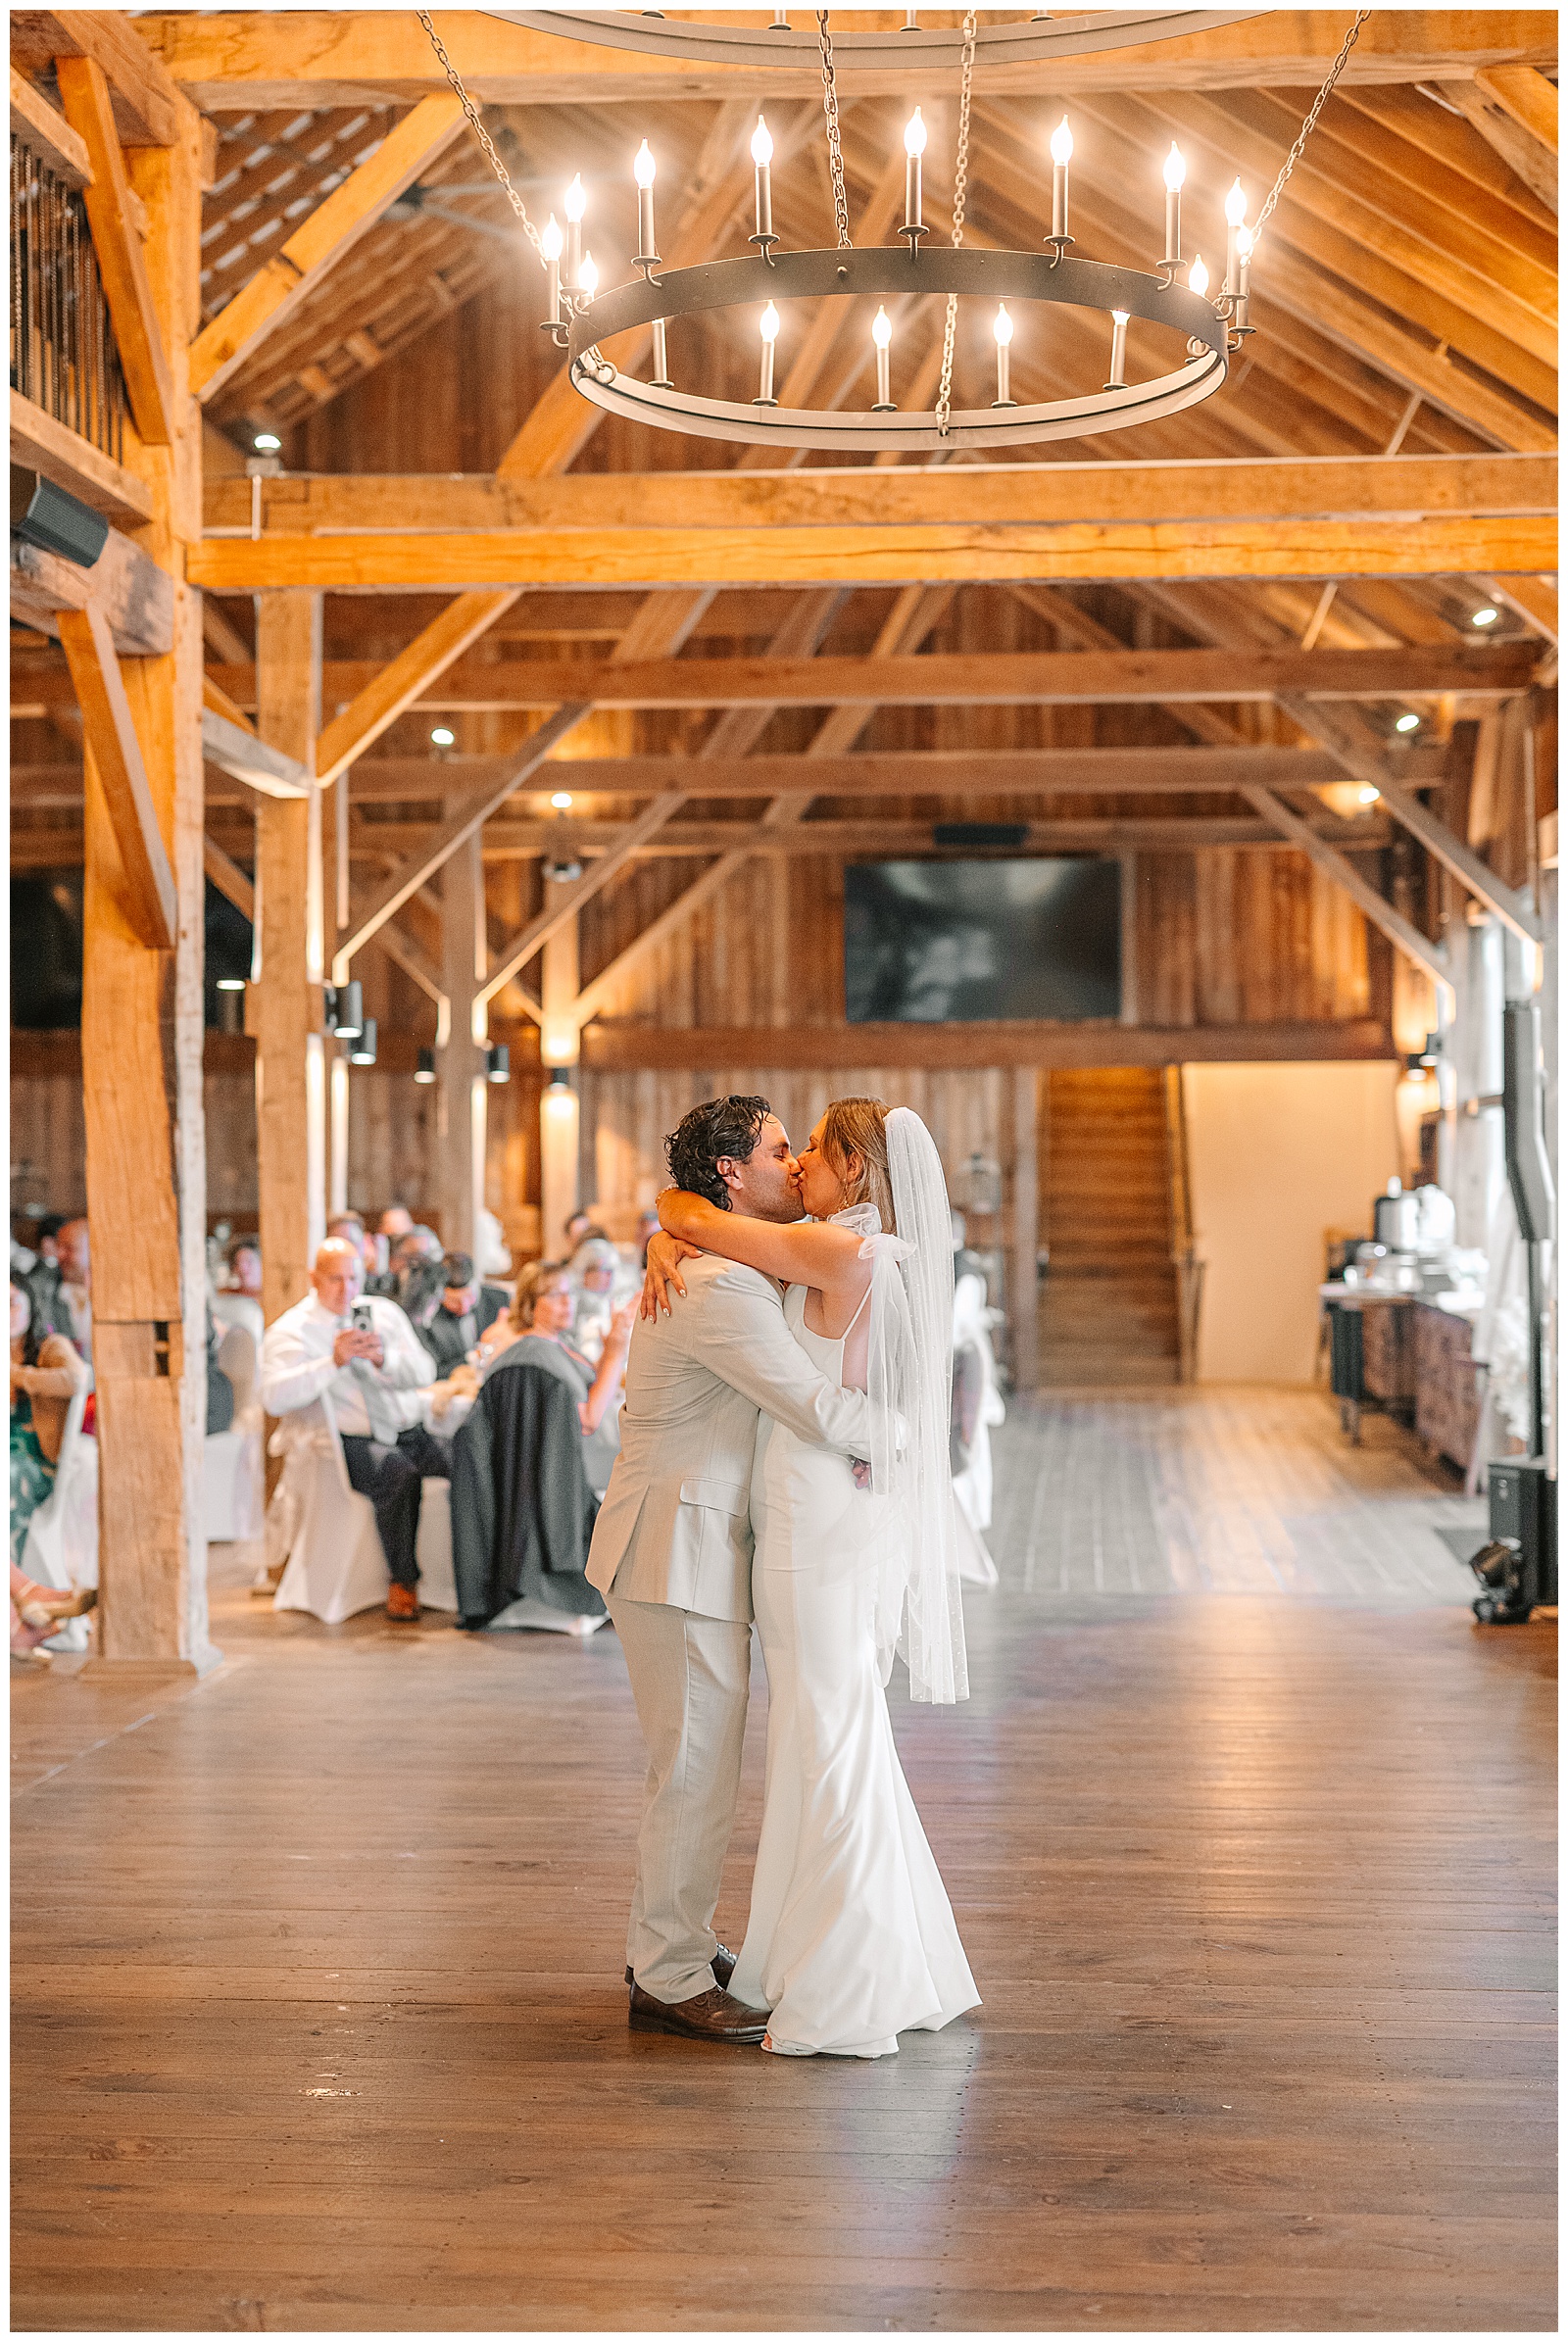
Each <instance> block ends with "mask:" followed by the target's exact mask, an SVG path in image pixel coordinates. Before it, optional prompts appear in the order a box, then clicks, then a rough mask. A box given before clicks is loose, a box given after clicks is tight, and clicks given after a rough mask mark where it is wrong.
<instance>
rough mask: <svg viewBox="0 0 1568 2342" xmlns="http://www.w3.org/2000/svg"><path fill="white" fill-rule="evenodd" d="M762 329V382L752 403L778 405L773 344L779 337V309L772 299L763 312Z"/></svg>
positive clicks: (768, 405)
mask: <svg viewBox="0 0 1568 2342" xmlns="http://www.w3.org/2000/svg"><path fill="white" fill-rule="evenodd" d="M760 330H761V335H762V375H761V384H760V389H759V391H758V394H757V396H756V398H755V399H754V400H753V401H752V404H753V406H754V407H776V406H777V405H778V401H777V399H775V398H774V396H773V344H774V343H775V342H776V341H777V339H778V311H777V310H776V309H775V308H774V307H773V304H772V302H771V301H770V302H769V303H768V305H767V307H766V308H765V309H764V310H763V312H762V317H761V327H760Z"/></svg>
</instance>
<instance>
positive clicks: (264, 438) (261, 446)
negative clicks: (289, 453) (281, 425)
mask: <svg viewBox="0 0 1568 2342" xmlns="http://www.w3.org/2000/svg"><path fill="white" fill-rule="evenodd" d="M251 445H252V447H254V448H255V450H256V453H257V454H258V455H259V456H276V455H279V454H281V452H282V447H283V442H282V441H281V439H279V437H278V435H277V433H276V432H275V431H258V432H257V434H256V437H255V438H254V439H253V440H252V441H251Z"/></svg>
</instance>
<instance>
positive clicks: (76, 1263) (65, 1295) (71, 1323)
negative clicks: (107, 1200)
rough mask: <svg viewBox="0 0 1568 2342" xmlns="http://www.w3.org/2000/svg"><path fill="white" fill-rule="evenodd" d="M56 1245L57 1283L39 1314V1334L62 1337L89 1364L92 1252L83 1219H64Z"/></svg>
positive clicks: (90, 1350)
mask: <svg viewBox="0 0 1568 2342" xmlns="http://www.w3.org/2000/svg"><path fill="white" fill-rule="evenodd" d="M56 1242H57V1244H58V1245H59V1266H60V1281H59V1283H58V1285H57V1286H56V1287H55V1290H54V1293H53V1294H52V1295H51V1296H50V1297H49V1298H48V1299H46V1300H45V1301H44V1302H43V1304H42V1307H41V1309H40V1311H39V1334H40V1336H41V1335H42V1334H43V1332H44V1331H45V1330H46V1329H47V1330H48V1331H49V1332H51V1333H55V1334H63V1335H64V1336H65V1338H66V1340H67V1341H68V1342H71V1343H73V1346H74V1348H75V1351H76V1354H77V1356H78V1357H81V1358H85V1359H86V1361H87V1364H88V1366H89V1367H90V1366H91V1364H92V1253H91V1247H90V1246H89V1244H88V1241H87V1223H86V1221H85V1220H67V1221H66V1223H65V1225H64V1226H63V1227H62V1229H61V1231H60V1234H59V1236H58V1238H57V1239H56Z"/></svg>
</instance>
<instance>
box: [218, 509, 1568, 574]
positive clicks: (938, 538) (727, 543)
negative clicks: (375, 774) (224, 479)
mask: <svg viewBox="0 0 1568 2342" xmlns="http://www.w3.org/2000/svg"><path fill="white" fill-rule="evenodd" d="M1556 558H1557V554H1556V535H1555V527H1554V523H1553V522H1552V521H1551V519H1550V518H1549V517H1547V516H1545V515H1507V516H1503V517H1493V516H1478V515H1471V514H1458V515H1454V514H1446V513H1445V514H1441V515H1435V516H1433V517H1431V518H1427V519H1421V520H1405V519H1392V518H1390V519H1385V518H1381V517H1374V518H1369V519H1367V520H1363V521H1353V520H1301V521H1298V522H1297V523H1295V524H1294V525H1292V526H1289V527H1285V526H1282V525H1281V524H1280V523H1278V522H1276V521H1267V520H1256V521H1239V520H1231V521H1190V522H1127V523H1092V522H1090V523H1070V524H1067V525H1064V526H1056V527H1052V526H1046V525H1035V526H1012V525H1006V524H1001V523H998V524H990V523H986V524H981V525H976V526H959V525H938V524H932V525H928V526H925V527H918V526H888V525H881V524H873V525H870V526H864V527H858V528H855V527H851V528H831V527H818V528H787V527H778V528H771V529H769V528H765V527H761V526H759V525H757V524H755V523H753V524H749V525H747V526H744V527H740V528H736V529H734V530H730V531H724V530H717V529H702V528H697V529H692V528H686V527H669V528H635V529H613V528H601V529H592V528H589V529H581V530H575V531H573V530H563V529H560V528H555V527H543V528H528V529H509V530H493V531H488V532H479V531H475V532H473V533H472V534H469V535H464V536H442V535H438V534H436V533H434V532H431V533H429V534H415V535H395V534H383V535H374V534H367V535H364V536H338V537H271V538H263V539H261V540H259V541H254V542H253V541H252V540H251V539H250V538H248V537H246V538H213V537H209V538H207V539H205V540H204V541H203V543H202V544H201V545H200V546H193V547H192V549H191V553H190V558H189V564H188V574H189V577H190V580H191V582H192V583H193V584H195V585H200V586H204V587H206V588H207V589H208V590H210V591H213V592H217V593H226V594H234V593H260V592H265V591H267V590H269V589H270V588H274V587H280V586H305V587H312V588H315V589H318V590H322V591H326V592H330V593H397V592H415V593H427V592H429V591H430V590H431V589H432V588H435V589H437V590H439V589H441V588H449V589H457V590H462V591H465V592H475V591H480V590H487V589H490V588H493V587H510V588H518V589H520V588H521V587H524V586H535V585H571V584H578V585H636V586H646V587H650V588H652V587H657V586H699V585H720V584H757V585H779V584H782V585H794V586H802V587H807V586H810V587H815V586H824V585H856V586H866V585H906V584H910V583H935V582H953V583H962V582H965V581H968V582H977V583H978V582H990V581H1006V580H1008V579H1011V578H1021V579H1031V578H1034V579H1040V578H1055V579H1060V580H1077V581H1080V582H1083V583H1098V582H1107V581H1114V580H1116V579H1118V578H1129V577H1130V578H1137V577H1357V576H1373V577H1381V576H1394V577H1420V576H1434V575H1452V574H1455V573H1457V572H1459V571H1469V570H1475V569H1489V570H1490V569H1495V570H1499V571H1510V570H1519V571H1528V572H1530V573H1532V574H1535V575H1540V574H1541V573H1542V572H1543V571H1545V570H1549V569H1550V568H1551V567H1552V565H1553V563H1554V562H1555V561H1556Z"/></svg>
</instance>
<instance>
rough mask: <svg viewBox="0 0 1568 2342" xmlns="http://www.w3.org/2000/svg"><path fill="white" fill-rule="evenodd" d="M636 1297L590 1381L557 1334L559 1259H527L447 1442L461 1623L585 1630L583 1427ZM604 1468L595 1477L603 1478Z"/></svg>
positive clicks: (594, 1499)
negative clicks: (490, 1353)
mask: <svg viewBox="0 0 1568 2342" xmlns="http://www.w3.org/2000/svg"><path fill="white" fill-rule="evenodd" d="M636 1308H637V1303H636V1301H635V1300H633V1302H632V1303H631V1304H630V1306H629V1307H628V1308H627V1309H626V1310H625V1311H624V1312H623V1313H622V1316H623V1319H624V1324H623V1325H622V1321H621V1320H619V1319H617V1321H616V1326H617V1333H616V1335H615V1336H614V1338H613V1340H614V1346H615V1347H618V1361H617V1360H616V1359H615V1358H614V1357H613V1356H612V1344H607V1345H606V1359H605V1363H604V1364H603V1365H602V1366H601V1368H600V1371H599V1374H598V1375H597V1376H595V1377H593V1378H592V1379H591V1380H590V1373H589V1369H588V1365H587V1361H586V1360H585V1359H582V1358H580V1357H578V1356H577V1354H576V1353H575V1352H574V1351H571V1350H569V1349H568V1348H567V1347H566V1346H565V1343H564V1340H563V1337H564V1332H565V1329H566V1326H567V1325H568V1324H569V1322H570V1314H571V1287H570V1283H569V1280H568V1278H567V1276H566V1272H565V1269H564V1266H563V1265H562V1264H561V1263H559V1262H556V1261H545V1262H536V1263H535V1264H534V1265H533V1266H532V1267H530V1268H527V1269H524V1271H523V1272H522V1275H521V1276H520V1277H519V1278H518V1280H517V1293H516V1298H515V1301H514V1302H513V1305H512V1309H511V1311H510V1313H509V1315H510V1317H511V1319H512V1323H513V1331H514V1334H515V1339H514V1340H513V1341H511V1342H508V1343H507V1344H506V1346H505V1347H503V1348H501V1349H499V1350H498V1352H497V1354H496V1355H495V1356H494V1357H493V1358H492V1359H491V1360H490V1362H489V1364H488V1365H487V1366H486V1368H485V1372H484V1380H483V1382H482V1384H481V1386H480V1390H479V1395H478V1397H477V1398H476V1399H475V1401H474V1403H473V1408H472V1412H471V1413H470V1414H469V1416H468V1419H467V1421H466V1423H465V1424H464V1425H463V1428H462V1429H461V1431H460V1432H459V1433H458V1435H457V1438H456V1439H454V1440H453V1443H452V1563H453V1570H454V1573H455V1575H456V1578H457V1586H458V1603H459V1608H460V1612H461V1615H462V1621H463V1624H464V1626H466V1627H470V1628H476V1627H483V1626H486V1625H488V1624H489V1623H490V1621H491V1620H493V1619H500V1620H504V1623H505V1624H506V1625H508V1626H509V1627H510V1626H517V1627H546V1628H555V1629H556V1630H558V1631H564V1632H567V1633H573V1632H575V1633H577V1634H592V1632H593V1631H594V1628H595V1627H597V1626H599V1625H601V1624H602V1623H603V1621H604V1618H605V1616H606V1612H605V1606H604V1603H603V1601H602V1600H601V1598H600V1596H599V1595H598V1593H597V1592H596V1591H595V1590H594V1588H593V1587H592V1586H590V1585H589V1583H588V1580H587V1578H586V1576H585V1575H584V1570H585V1566H586V1564H587V1560H588V1541H589V1538H590V1537H591V1536H592V1535H593V1526H594V1522H595V1520H596V1518H597V1517H598V1512H599V1501H598V1495H597V1493H596V1491H595V1488H594V1487H593V1486H592V1484H591V1479H590V1474H589V1470H588V1465H587V1454H586V1451H587V1444H588V1442H587V1437H586V1435H587V1434H588V1433H589V1432H590V1431H596V1430H598V1429H599V1428H600V1426H601V1424H602V1422H603V1418H604V1415H605V1413H606V1412H607V1410H608V1409H609V1406H610V1399H611V1392H612V1388H613V1386H614V1387H618V1383H619V1380H620V1377H621V1375H622V1374H623V1373H624V1370H625V1357H626V1345H627V1343H628V1342H630V1340H631V1327H632V1321H633V1318H634V1317H635V1314H636ZM608 1478H609V1470H608V1467H606V1469H605V1473H604V1479H605V1480H607V1481H608Z"/></svg>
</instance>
